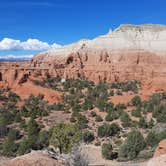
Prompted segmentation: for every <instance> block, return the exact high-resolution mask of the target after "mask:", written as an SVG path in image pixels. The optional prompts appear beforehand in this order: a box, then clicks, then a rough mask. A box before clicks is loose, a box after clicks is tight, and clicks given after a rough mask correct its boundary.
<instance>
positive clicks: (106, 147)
mask: <svg viewBox="0 0 166 166" xmlns="http://www.w3.org/2000/svg"><path fill="white" fill-rule="evenodd" d="M102 156H103V157H104V158H105V159H107V160H112V159H113V147H112V145H111V144H110V143H108V144H107V143H104V144H103V145H102Z"/></svg>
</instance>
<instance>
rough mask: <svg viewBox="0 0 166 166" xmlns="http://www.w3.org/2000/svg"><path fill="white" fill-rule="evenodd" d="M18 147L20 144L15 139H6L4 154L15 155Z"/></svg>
mask: <svg viewBox="0 0 166 166" xmlns="http://www.w3.org/2000/svg"><path fill="white" fill-rule="evenodd" d="M17 149H18V146H17V144H16V143H15V142H14V141H13V140H11V139H7V140H6V141H4V143H3V155H5V156H15V155H16V151H17Z"/></svg>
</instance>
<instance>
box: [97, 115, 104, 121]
mask: <svg viewBox="0 0 166 166" xmlns="http://www.w3.org/2000/svg"><path fill="white" fill-rule="evenodd" d="M95 120H96V122H102V121H103V118H102V117H101V116H100V115H97V116H96V119H95Z"/></svg>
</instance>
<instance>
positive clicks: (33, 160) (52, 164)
mask: <svg viewBox="0 0 166 166" xmlns="http://www.w3.org/2000/svg"><path fill="white" fill-rule="evenodd" d="M46 165H47V166H64V164H63V163H62V162H60V161H57V160H55V159H53V158H51V157H50V156H49V155H48V154H47V153H44V152H40V151H32V152H31V153H28V154H25V155H23V156H19V157H16V158H14V159H12V160H10V161H8V162H6V163H4V164H0V166H46Z"/></svg>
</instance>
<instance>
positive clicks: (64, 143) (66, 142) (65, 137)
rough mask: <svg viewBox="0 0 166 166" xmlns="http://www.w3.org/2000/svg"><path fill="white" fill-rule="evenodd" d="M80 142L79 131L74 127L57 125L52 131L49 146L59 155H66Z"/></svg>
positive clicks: (63, 124)
mask: <svg viewBox="0 0 166 166" xmlns="http://www.w3.org/2000/svg"><path fill="white" fill-rule="evenodd" d="M79 141H80V130H79V128H78V127H77V126H76V125H72V124H65V123H59V124H57V125H56V126H55V127H53V129H52V134H51V138H50V144H51V145H53V146H54V147H56V148H58V149H59V151H60V153H68V152H70V151H71V150H72V147H73V146H74V145H75V144H77V143H78V142H79Z"/></svg>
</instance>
